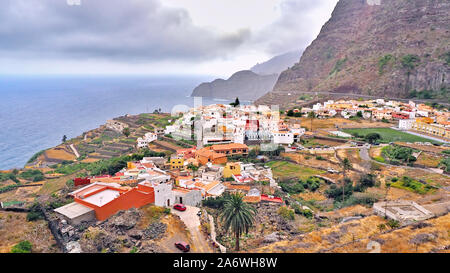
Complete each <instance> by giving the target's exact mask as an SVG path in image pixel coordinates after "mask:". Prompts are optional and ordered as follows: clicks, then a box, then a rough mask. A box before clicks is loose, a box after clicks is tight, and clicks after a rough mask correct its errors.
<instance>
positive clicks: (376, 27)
mask: <svg viewBox="0 0 450 273" xmlns="http://www.w3.org/2000/svg"><path fill="white" fill-rule="evenodd" d="M375 2H376V1H375ZM449 26H450V1H438V0H390V1H386V0H381V1H380V4H379V5H377V4H374V1H364V0H340V1H339V2H338V3H337V5H336V7H335V9H334V11H333V13H332V16H331V18H330V20H329V21H328V22H327V23H326V24H325V25H324V26H323V27H322V30H321V32H320V34H319V35H318V37H317V38H316V39H315V40H314V41H313V42H312V43H311V45H310V46H309V47H308V48H307V49H306V50H305V52H304V53H303V55H302V57H301V59H300V61H299V63H297V64H296V65H294V66H293V67H292V68H290V69H288V70H286V71H284V72H282V73H281V75H280V76H279V78H278V81H277V83H276V85H275V87H274V90H273V91H272V92H269V93H268V94H266V95H265V96H263V97H262V98H260V99H258V100H257V101H256V103H257V104H273V103H276V104H281V105H287V104H289V103H290V102H292V101H295V100H297V98H298V96H299V94H302V93H304V92H329V93H345V94H362V95H369V96H379V97H389V98H408V97H420V96H422V95H424V94H425V96H428V97H426V98H435V99H440V100H442V101H444V102H446V101H447V102H450V101H448V100H449V99H450V98H449V95H448V88H449V82H450V33H449V31H450V30H449ZM424 90H426V91H425V92H421V91H424ZM414 91H416V92H414Z"/></svg>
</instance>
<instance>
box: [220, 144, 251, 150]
mask: <svg viewBox="0 0 450 273" xmlns="http://www.w3.org/2000/svg"><path fill="white" fill-rule="evenodd" d="M211 148H212V149H213V150H214V151H218V150H219V151H220V150H232V149H248V146H247V145H245V144H240V143H229V144H218V145H213V146H211Z"/></svg>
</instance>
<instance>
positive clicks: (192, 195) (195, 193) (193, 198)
mask: <svg viewBox="0 0 450 273" xmlns="http://www.w3.org/2000/svg"><path fill="white" fill-rule="evenodd" d="M172 194H173V195H174V202H175V204H183V205H186V206H192V207H196V206H199V205H200V204H201V202H202V199H203V198H202V193H201V191H200V190H188V189H183V188H178V187H177V188H173V189H172Z"/></svg>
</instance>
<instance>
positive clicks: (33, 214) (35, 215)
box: [27, 203, 44, 222]
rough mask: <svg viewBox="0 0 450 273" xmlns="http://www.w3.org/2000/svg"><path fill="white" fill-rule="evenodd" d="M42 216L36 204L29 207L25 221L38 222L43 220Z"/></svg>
mask: <svg viewBox="0 0 450 273" xmlns="http://www.w3.org/2000/svg"><path fill="white" fill-rule="evenodd" d="M43 218H44V215H43V213H42V211H41V209H40V208H39V204H38V203H34V204H33V205H31V207H30V212H28V213H27V221H30V222H31V221H36V220H40V219H43Z"/></svg>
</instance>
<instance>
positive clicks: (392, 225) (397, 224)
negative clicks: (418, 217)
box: [387, 219, 400, 228]
mask: <svg viewBox="0 0 450 273" xmlns="http://www.w3.org/2000/svg"><path fill="white" fill-rule="evenodd" d="M387 225H388V226H389V227H390V228H398V227H400V222H399V221H396V220H393V219H391V220H389V221H388V222H387Z"/></svg>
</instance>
